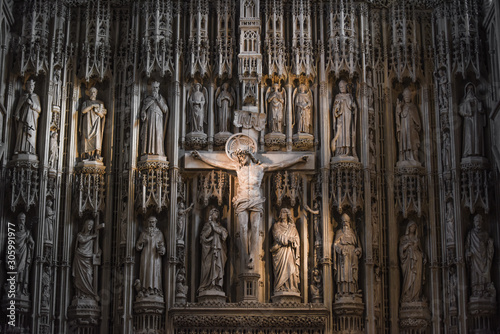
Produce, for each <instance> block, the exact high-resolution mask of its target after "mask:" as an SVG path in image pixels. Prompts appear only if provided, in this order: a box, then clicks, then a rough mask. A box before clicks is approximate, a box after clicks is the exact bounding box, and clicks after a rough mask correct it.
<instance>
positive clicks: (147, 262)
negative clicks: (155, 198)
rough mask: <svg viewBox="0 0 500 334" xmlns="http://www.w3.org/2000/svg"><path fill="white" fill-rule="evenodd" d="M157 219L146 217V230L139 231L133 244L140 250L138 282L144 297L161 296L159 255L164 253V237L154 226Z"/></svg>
mask: <svg viewBox="0 0 500 334" xmlns="http://www.w3.org/2000/svg"><path fill="white" fill-rule="evenodd" d="M157 221H158V220H157V219H156V217H155V216H150V217H149V218H148V219H147V221H146V224H147V227H146V230H145V231H143V232H142V233H141V235H140V236H139V240H137V243H136V245H135V248H136V249H137V251H138V252H141V269H140V273H139V284H140V290H141V292H142V294H143V296H145V297H147V296H160V297H163V288H162V266H161V257H162V256H163V255H165V238H164V237H163V233H162V232H161V231H160V230H159V229H158V227H156V223H157ZM138 298H139V296H138Z"/></svg>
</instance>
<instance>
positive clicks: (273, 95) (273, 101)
mask: <svg viewBox="0 0 500 334" xmlns="http://www.w3.org/2000/svg"><path fill="white" fill-rule="evenodd" d="M271 89H272V91H271ZM285 104H286V96H285V91H284V89H283V88H280V84H279V83H275V84H274V85H273V88H271V87H269V88H268V89H267V92H266V108H267V110H266V112H267V113H268V115H269V116H270V121H271V122H270V123H271V126H270V127H271V132H277V133H283V113H284V110H285Z"/></svg>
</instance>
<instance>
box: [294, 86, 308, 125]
mask: <svg viewBox="0 0 500 334" xmlns="http://www.w3.org/2000/svg"><path fill="white" fill-rule="evenodd" d="M293 108H294V114H293V115H295V122H293V123H297V132H298V133H307V134H310V133H311V132H312V125H311V121H312V112H313V96H312V92H311V90H310V89H309V87H307V85H306V84H300V85H299V87H298V88H296V89H295V91H294V92H293Z"/></svg>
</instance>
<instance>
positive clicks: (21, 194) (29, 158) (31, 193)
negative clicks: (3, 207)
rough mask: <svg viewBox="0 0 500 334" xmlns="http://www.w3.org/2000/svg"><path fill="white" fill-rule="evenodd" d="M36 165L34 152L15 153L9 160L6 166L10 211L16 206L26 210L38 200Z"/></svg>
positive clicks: (14, 209)
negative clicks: (7, 170)
mask: <svg viewBox="0 0 500 334" xmlns="http://www.w3.org/2000/svg"><path fill="white" fill-rule="evenodd" d="M38 167H39V161H38V157H37V156H36V155H34V154H15V155H14V156H13V157H12V160H11V161H10V162H9V164H8V166H7V168H8V169H9V174H8V175H9V178H10V182H9V183H10V184H11V187H12V188H11V191H10V197H11V202H10V208H11V210H12V211H16V208H17V207H18V206H22V207H23V208H24V210H26V211H28V210H29V209H30V207H31V206H33V205H36V203H37V202H38V187H39V182H40V177H39V175H38Z"/></svg>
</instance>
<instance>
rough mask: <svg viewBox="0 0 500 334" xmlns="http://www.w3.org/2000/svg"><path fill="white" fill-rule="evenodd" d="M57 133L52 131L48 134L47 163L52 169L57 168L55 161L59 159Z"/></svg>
mask: <svg viewBox="0 0 500 334" xmlns="http://www.w3.org/2000/svg"><path fill="white" fill-rule="evenodd" d="M58 138H59V134H58V133H57V132H56V131H52V133H51V134H50V145H49V165H50V168H52V169H57V161H58V159H59V143H58Z"/></svg>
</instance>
